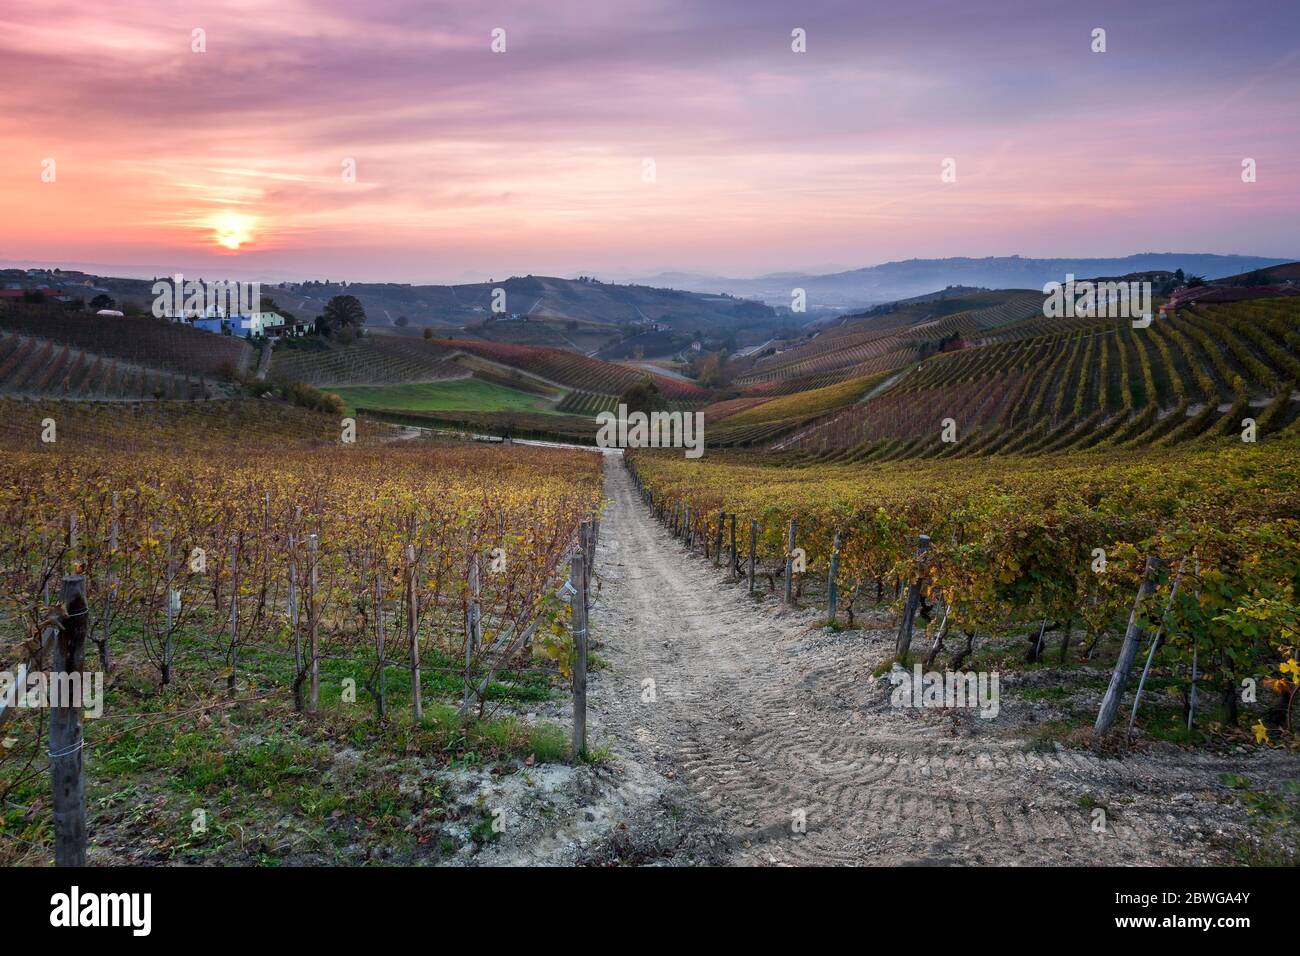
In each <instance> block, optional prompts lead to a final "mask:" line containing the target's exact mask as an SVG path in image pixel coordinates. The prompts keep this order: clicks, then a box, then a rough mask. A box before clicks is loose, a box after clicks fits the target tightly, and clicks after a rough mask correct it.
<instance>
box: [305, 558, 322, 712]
mask: <svg viewBox="0 0 1300 956" xmlns="http://www.w3.org/2000/svg"><path fill="white" fill-rule="evenodd" d="M316 546H317V540H316V535H314V534H309V535H307V561H308V566H307V585H308V587H309V588H310V589H311V591H310V593H309V594H308V595H307V613H308V629H307V668H308V671H309V675H308V680H309V682H310V683H309V685H308V690H307V693H308V697H307V709H308V710H310V711H312V713H315V712H316V710H317V708H319V707H320V654H319V653H318V652H317V642H318V640H319V638H320V608H319V607H318V606H317V604H316V583H317V577H316V572H317V567H316V565H317V564H318V563H319V562H318V561H317V557H316Z"/></svg>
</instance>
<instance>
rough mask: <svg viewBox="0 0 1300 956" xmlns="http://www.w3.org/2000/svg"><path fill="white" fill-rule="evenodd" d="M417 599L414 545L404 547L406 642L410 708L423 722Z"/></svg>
mask: <svg viewBox="0 0 1300 956" xmlns="http://www.w3.org/2000/svg"><path fill="white" fill-rule="evenodd" d="M418 610H419V597H418V595H417V594H416V593H415V545H413V544H408V545H407V546H406V640H407V643H408V644H409V645H410V649H411V706H412V707H413V708H414V711H415V722H416V723H417V724H418V723H420V721H422V720H424V700H423V699H422V697H421V694H420V640H419V636H418V634H417V630H416V626H415V624H416V620H415V618H416V613H417V612H418Z"/></svg>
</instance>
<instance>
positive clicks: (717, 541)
mask: <svg viewBox="0 0 1300 956" xmlns="http://www.w3.org/2000/svg"><path fill="white" fill-rule="evenodd" d="M726 521H727V513H726V512H725V511H719V512H718V533H717V534H716V535H715V536H714V538H713V566H714V567H715V568H716V567H717V566H718V565H720V564H721V563H722V526H723V525H724V524H725V523H726Z"/></svg>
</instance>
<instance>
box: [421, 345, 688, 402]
mask: <svg viewBox="0 0 1300 956" xmlns="http://www.w3.org/2000/svg"><path fill="white" fill-rule="evenodd" d="M435 342H436V347H437V348H439V349H441V350H444V354H448V353H452V352H456V351H461V352H466V353H468V354H470V355H475V356H479V357H480V358H484V359H488V360H489V361H492V362H496V363H498V364H500V365H504V366H509V367H512V368H518V369H520V370H521V371H523V372H525V373H528V374H530V375H535V376H537V377H539V378H541V379H543V380H545V381H547V382H550V383H552V384H555V385H560V386H563V387H564V388H571V389H580V390H582V391H586V392H594V393H597V394H600V395H615V396H617V395H621V394H622V393H623V392H625V391H627V389H629V388H631V387H632V386H633V385H635V384H636V383H637V382H639V381H641V380H642V379H644V378H646V377H647V376H650V377H652V378H653V379H654V380H655V383H656V384H657V385H658V386H659V391H660V393H661V394H662V395H663V396H664V397H665V398H667V399H677V400H683V401H691V400H700V399H703V398H705V397H706V396H707V395H708V392H707V391H706V390H705V389H703V388H701V387H700V386H698V385H696V384H694V383H693V382H684V381H681V380H679V379H674V378H669V377H668V376H665V375H654V374H653V373H650V372H645V371H643V370H637V369H633V368H629V367H628V366H626V365H617V364H615V363H613V362H602V361H601V360H600V359H594V358H589V357H587V356H585V355H579V354H578V353H576V352H566V351H564V350H563V349H554V348H543V347H538V346H529V345H508V344H505V343H501V342H480V341H475V340H472V339H438V340H435Z"/></svg>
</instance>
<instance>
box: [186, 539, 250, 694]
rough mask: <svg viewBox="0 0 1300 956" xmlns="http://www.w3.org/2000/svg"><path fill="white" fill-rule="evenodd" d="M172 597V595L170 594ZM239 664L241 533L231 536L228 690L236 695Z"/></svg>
mask: <svg viewBox="0 0 1300 956" xmlns="http://www.w3.org/2000/svg"><path fill="white" fill-rule="evenodd" d="M169 599H170V596H169ZM238 664H239V535H237V534H231V536H230V673H229V674H227V675H226V692H227V693H228V694H230V696H232V697H233V696H235V672H236V669H237V667H238Z"/></svg>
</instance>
